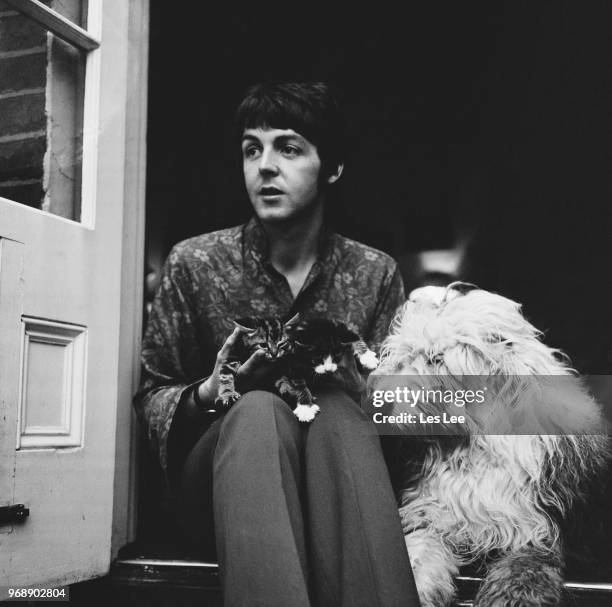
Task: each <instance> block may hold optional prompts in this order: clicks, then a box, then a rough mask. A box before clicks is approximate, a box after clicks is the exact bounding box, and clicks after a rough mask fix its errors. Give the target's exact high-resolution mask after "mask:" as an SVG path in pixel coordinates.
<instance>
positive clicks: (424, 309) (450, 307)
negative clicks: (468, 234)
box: [374, 283, 608, 607]
mask: <svg viewBox="0 0 612 607" xmlns="http://www.w3.org/2000/svg"><path fill="white" fill-rule="evenodd" d="M470 287H471V285H466V284H465V283H453V284H452V285H449V287H447V288H444V287H425V288H422V289H418V290H416V291H414V292H413V294H412V295H411V298H410V301H408V302H407V303H406V304H405V305H404V307H403V308H402V309H401V310H400V312H399V313H398V315H397V317H396V319H395V321H394V325H393V327H392V330H391V334H390V335H389V337H388V338H387V339H386V341H385V343H384V344H383V348H382V353H381V362H380V365H379V367H378V369H377V370H376V371H375V372H374V375H383V376H385V375H386V376H390V375H403V376H411V375H414V376H419V378H420V379H422V380H423V381H426V378H425V376H428V375H429V376H432V375H435V376H437V377H436V378H435V382H436V384H437V385H438V386H440V385H445V383H447V385H448V386H449V387H451V386H452V388H453V389H456V387H457V384H456V378H457V377H460V376H465V375H473V376H484V375H493V376H496V377H495V380H496V381H497V382H498V384H499V391H498V392H497V395H498V397H499V398H497V399H492V400H491V401H487V402H488V404H487V403H485V405H482V404H472V405H466V406H465V407H464V414H465V416H466V418H467V421H466V424H465V427H466V428H467V431H466V432H465V433H464V436H454V437H453V436H420V437H419V436H416V433H415V430H414V427H413V426H409V425H403V426H402V430H403V431H405V432H406V434H413V435H414V437H413V438H411V439H410V440H411V441H413V444H412V446H413V447H415V446H417V444H418V445H420V449H416V450H417V451H419V453H420V456H419V457H418V459H417V461H414V459H413V460H412V461H407V462H406V470H405V471H406V479H405V482H404V483H403V487H402V490H401V501H400V515H401V520H402V525H403V529H404V533H405V538H406V545H407V547H408V551H409V554H410V561H411V563H412V567H413V571H414V575H415V580H416V585H417V588H418V591H419V595H420V598H421V603H422V606H423V607H442V606H446V605H450V604H451V602H452V600H453V597H454V596H455V592H456V589H455V585H454V580H453V578H454V576H456V575H457V574H458V571H459V566H461V565H463V564H467V563H470V562H474V561H476V560H480V559H482V558H485V559H486V560H485V563H486V571H487V573H486V575H485V578H484V581H483V584H482V586H481V588H480V590H479V592H478V595H477V598H476V601H475V605H476V606H479V607H485V606H486V607H501V606H504V607H506V606H514V605H517V606H518V605H520V606H522V607H525V606H532V605H533V606H537V607H543V606H547V605H551V606H552V605H558V604H559V603H560V601H561V595H562V580H563V578H562V568H563V557H562V534H561V529H560V526H559V520H560V519H562V518H563V515H564V514H566V513H567V512H568V510H569V509H570V507H571V506H572V504H573V503H574V501H575V500H577V499H579V498H581V497H582V496H583V492H584V488H585V485H586V481H587V480H589V479H592V478H593V477H594V475H596V474H597V473H598V472H599V471H601V470H602V469H603V468H604V467H605V465H606V462H607V457H608V440H607V437H606V436H604V434H603V432H604V430H603V428H604V425H603V420H602V416H601V413H600V408H599V405H598V404H597V403H595V401H594V400H593V399H592V398H591V397H590V395H589V394H588V392H587V390H586V389H585V388H584V386H583V385H582V383H581V381H580V379H579V378H578V377H577V376H576V374H575V373H574V372H573V371H572V370H571V369H570V368H569V366H568V364H567V362H566V359H565V358H564V356H563V355H562V354H561V353H560V352H559V351H558V350H554V349H551V348H549V347H547V346H546V345H545V344H543V343H542V342H541V341H540V339H539V338H540V333H539V331H538V330H537V329H536V328H535V327H533V325H531V324H530V323H529V322H528V321H527V320H526V319H525V318H524V316H523V315H522V314H521V312H520V305H519V304H518V303H516V302H514V301H511V300H510V299H507V298H505V297H502V296H500V295H496V294H493V293H490V292H487V291H484V290H479V289H476V288H473V289H472V290H468V289H469V288H470ZM527 375H529V376H533V377H532V378H531V379H532V380H533V385H531V386H530V389H528V390H526V389H525V381H524V380H525V378H524V376H527ZM560 375H563V376H565V377H564V378H562V379H563V381H562V382H561V383H559V382H557V381H556V380H555V379H554V378H552V379H551V377H550V376H560ZM521 376H523V377H522V378H521ZM376 379H380V380H384V379H385V378H384V377H381V378H374V381H376ZM534 387H535V390H532V389H531V388H534ZM535 393H537V394H538V395H539V397H538V398H535V397H534V394H535ZM491 402H492V403H493V404H492V405H491ZM419 407H421V408H422V409H423V410H426V412H427V413H430V412H431V406H429V407H424V406H422V405H419V404H417V405H416V407H410V406H408V405H405V404H402V403H395V404H394V405H393V410H392V413H401V412H411V413H415V412H418V411H419ZM492 409H493V410H492ZM536 427H538V428H548V429H550V428H554V429H555V430H554V433H553V431H550V430H547V433H546V434H535V432H536V431H537V430H533V428H536ZM530 429H531V430H530ZM510 432H512V434H510ZM417 441H418V443H417Z"/></svg>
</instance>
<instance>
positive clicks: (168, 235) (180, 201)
mask: <svg viewBox="0 0 612 607" xmlns="http://www.w3.org/2000/svg"><path fill="white" fill-rule="evenodd" d="M224 4H225V6H227V8H226V9H224V8H223V7H221V8H220V7H218V6H217V7H216V8H214V9H210V8H208V9H207V12H206V13H205V14H203V15H202V16H197V17H196V16H194V17H193V18H190V17H189V13H188V12H186V11H184V10H177V9H176V7H175V6H170V4H169V3H166V2H152V3H151V18H152V21H151V56H150V93H149V130H148V146H149V147H148V150H149V151H148V192H147V205H148V206H147V213H148V215H147V264H148V270H154V271H157V270H159V267H160V265H161V263H162V262H163V259H164V257H165V256H166V254H167V253H168V251H169V249H170V247H171V246H172V245H173V244H174V243H175V242H177V241H179V240H182V239H184V238H187V237H189V236H193V235H195V234H199V233H203V232H207V231H212V230H215V229H219V228H223V227H228V226H231V225H236V224H238V223H241V222H243V221H246V220H247V219H248V217H249V216H250V205H249V203H248V200H247V199H246V195H245V194H244V192H243V184H242V173H241V159H240V151H239V145H238V141H237V140H236V139H234V138H233V136H232V116H233V112H234V110H235V108H236V106H237V104H238V103H239V101H240V99H241V97H242V95H243V94H244V92H245V90H246V88H247V87H248V86H249V85H251V84H253V83H256V82H259V81H264V80H268V81H276V80H325V81H327V82H329V83H331V84H333V85H335V86H336V87H337V89H338V90H339V92H340V94H341V97H342V99H343V102H344V107H345V114H346V118H347V137H348V141H349V156H348V158H347V163H346V167H345V174H344V176H343V178H342V179H341V181H340V183H339V184H338V192H337V195H336V196H334V199H333V200H332V201H330V204H329V209H328V211H329V218H330V221H331V222H332V224H333V226H334V227H335V229H336V230H337V231H339V232H341V233H342V234H344V235H346V236H349V237H352V238H356V239H358V240H360V241H363V242H365V243H367V244H370V245H373V246H375V247H378V248H380V249H383V250H385V251H387V252H388V253H390V254H391V255H393V256H394V257H395V258H396V259H397V260H398V261H399V263H400V267H401V269H402V272H403V275H404V280H405V283H406V287H407V290H410V289H412V288H414V287H416V286H419V285H421V284H424V283H426V282H428V281H431V280H437V281H439V282H440V281H444V280H447V281H449V280H452V279H455V278H460V279H463V280H468V281H470V282H475V283H477V284H478V285H479V286H481V287H483V288H486V289H489V290H493V291H497V292H500V293H501V294H503V295H506V296H508V297H511V298H512V299H515V300H517V301H520V302H522V303H523V304H524V311H525V313H526V315H527V317H528V318H530V320H532V322H533V323H534V324H535V325H536V326H537V327H538V328H540V329H542V330H544V331H545V340H546V341H547V343H548V344H550V345H553V346H556V347H559V348H562V349H563V350H565V351H566V352H567V353H568V354H569V355H570V356H571V358H572V360H573V362H574V365H575V366H576V367H577V368H578V369H579V370H580V371H582V372H588V373H610V372H611V369H612V330H611V329H612V321H611V320H610V316H611V310H610V308H611V305H610V303H611V294H612V288H611V272H610V269H609V266H610V259H611V258H612V256H611V245H610V238H609V235H610V234H611V232H612V221H611V218H612V214H611V212H610V208H609V207H610V202H611V200H612V196H611V194H612V179H611V175H610V167H611V166H612V151H611V146H610V143H611V141H612V139H611V131H612V128H611V127H612V114H611V111H612V69H611V68H612V65H611V63H612V61H611V59H612V54H611V49H610V35H611V32H612V28H611V25H612V23H611V19H610V17H611V15H610V12H611V9H610V5H609V4H608V3H606V2H605V1H603V0H599V1H598V0H589V1H588V2H580V1H578V0H571V1H570V0H554V1H540V0H532V1H530V2H517V1H514V2H503V1H496V2H469V3H466V2H453V3H450V2H449V3H440V2H427V3H404V4H403V5H402V9H403V10H402V13H401V14H400V13H399V12H397V13H394V12H389V11H384V10H382V7H381V10H379V11H374V10H364V9H362V10H361V11H360V10H359V9H357V8H356V5H353V6H352V7H351V9H350V10H347V9H346V8H344V9H341V8H335V6H334V4H332V3H328V5H327V6H326V8H325V10H317V9H315V7H314V5H313V7H312V8H309V6H310V5H307V4H304V3H292V4H287V3H285V4H284V5H281V6H282V7H283V8H282V10H278V9H275V8H274V7H273V5H271V4H265V3H251V4H250V8H249V6H247V5H241V6H236V5H234V4H233V3H224ZM373 8H377V7H375V6H374V7H373ZM432 250H446V251H447V255H448V257H449V258H450V259H451V260H454V267H451V268H450V269H449V267H446V268H445V267H444V266H440V267H436V266H435V264H434V265H433V266H426V265H424V263H423V257H422V254H423V252H427V251H432ZM436 270H443V271H444V272H445V273H444V274H442V275H435V274H434V273H433V272H435V271H436ZM428 272H429V274H428ZM154 282H155V280H154V277H151V279H150V280H149V283H150V286H151V287H152V286H153V284H154ZM145 481H146V477H145ZM607 491H608V493H607V495H603V494H601V495H595V496H594V497H593V499H592V500H591V503H590V505H589V507H590V511H589V513H588V514H587V516H586V518H587V519H588V520H589V525H590V526H589V525H587V526H586V527H585V525H584V517H583V518H582V519H580V517H577V522H574V525H575V533H574V537H575V538H577V539H576V540H575V541H574V545H576V546H578V549H577V553H576V555H574V557H572V558H573V561H572V571H574V572H575V575H576V576H578V577H586V578H589V579H591V580H592V579H604V580H608V581H610V579H612V563H611V559H610V558H609V556H608V555H607V552H608V550H609V545H610V540H611V539H612V525H610V523H609V522H606V521H607V519H609V512H608V510H609V505H608V504H610V503H611V502H612V498H611V496H610V493H611V490H610V489H608V490H607ZM145 510H146V512H144V513H143V516H142V517H141V519H140V520H141V524H142V528H146V526H147V521H149V522H150V521H153V519H154V512H153V511H152V509H151V504H150V503H149V504H148V506H147V508H146V509H145ZM150 527H151V529H152V530H153V533H157V534H158V535H159V531H160V528H159V527H158V526H157V527H156V523H155V522H152V523H151V522H150Z"/></svg>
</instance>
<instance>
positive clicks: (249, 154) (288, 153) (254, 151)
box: [242, 145, 302, 160]
mask: <svg viewBox="0 0 612 607" xmlns="http://www.w3.org/2000/svg"><path fill="white" fill-rule="evenodd" d="M277 150H278V151H279V152H280V153H281V154H282V155H283V156H285V157H286V158H295V157H296V156H299V155H300V154H301V153H302V150H301V148H300V147H298V146H296V145H282V146H280V147H278V148H277ZM261 151H262V150H261V147H260V146H257V145H248V146H246V147H245V148H244V149H243V150H242V154H243V156H244V157H245V158H248V159H251V160H252V159H254V158H257V157H259V156H260V155H261Z"/></svg>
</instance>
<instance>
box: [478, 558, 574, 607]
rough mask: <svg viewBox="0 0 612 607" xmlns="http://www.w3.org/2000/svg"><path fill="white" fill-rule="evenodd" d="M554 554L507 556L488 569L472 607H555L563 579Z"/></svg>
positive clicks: (558, 603)
mask: <svg viewBox="0 0 612 607" xmlns="http://www.w3.org/2000/svg"><path fill="white" fill-rule="evenodd" d="M555 559H556V557H555V555H554V554H551V555H550V556H549V555H542V554H537V553H535V552H534V553H531V554H530V553H529V552H525V553H519V554H510V555H507V556H506V557H502V558H501V559H500V560H499V561H497V562H495V563H493V564H492V565H491V566H490V567H489V572H488V574H487V576H486V577H485V579H484V580H483V583H482V586H481V587H480V589H479V590H478V594H477V595H476V599H475V600H474V607H512V606H513V605H520V606H521V607H558V606H559V605H561V602H562V596H563V576H562V574H561V568H560V565H559V564H558V563H557V562H556V561H555Z"/></svg>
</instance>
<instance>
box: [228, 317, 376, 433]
mask: <svg viewBox="0 0 612 607" xmlns="http://www.w3.org/2000/svg"><path fill="white" fill-rule="evenodd" d="M236 325H237V326H239V327H241V328H242V329H243V330H244V332H243V333H241V334H240V337H239V341H238V342H237V343H236V346H235V348H234V351H233V352H232V356H231V358H230V359H228V360H227V361H226V362H225V363H224V364H223V366H222V367H221V373H220V377H219V379H220V381H219V393H218V396H217V400H216V402H217V404H219V405H221V406H222V407H224V408H228V407H230V406H231V405H232V404H234V402H236V400H238V398H240V393H239V392H237V391H236V388H235V375H236V372H237V371H238V368H239V367H240V365H241V364H242V363H243V362H245V361H246V360H247V358H249V356H251V355H252V354H253V352H255V351H256V350H258V349H263V350H264V351H265V353H266V358H267V359H268V360H269V361H276V362H277V363H278V365H279V374H278V375H277V377H278V379H277V380H276V381H275V382H274V386H275V388H276V390H277V391H278V393H279V394H280V396H282V397H283V398H285V399H288V400H289V401H290V402H292V403H295V405H296V406H295V409H294V414H295V415H296V417H297V418H298V419H299V420H300V421H311V420H312V419H314V416H315V415H316V414H317V413H318V411H319V407H318V406H317V405H316V404H315V397H314V396H313V395H312V392H311V388H312V387H313V384H314V383H315V382H316V380H317V378H319V377H322V376H325V377H329V376H333V375H334V374H335V373H336V372H337V371H338V369H339V368H340V367H341V366H342V365H341V362H342V359H343V358H344V356H345V355H346V354H347V353H348V354H351V355H353V356H354V357H355V358H356V359H357V360H358V361H359V364H360V366H361V368H362V369H363V370H367V371H370V370H372V369H374V368H376V366H377V365H378V359H377V358H376V354H375V353H374V352H372V350H370V349H369V348H368V347H367V346H366V344H365V343H364V341H363V340H362V339H361V338H360V337H359V336H358V335H357V334H356V333H353V332H352V331H350V330H349V329H348V328H347V327H346V325H344V324H343V323H341V322H338V321H334V320H329V319H324V318H313V319H310V320H304V321H299V320H298V316H297V315H296V316H294V317H293V318H292V319H290V320H289V321H287V322H283V321H282V320H280V319H279V318H247V319H241V320H239V321H236Z"/></svg>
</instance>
